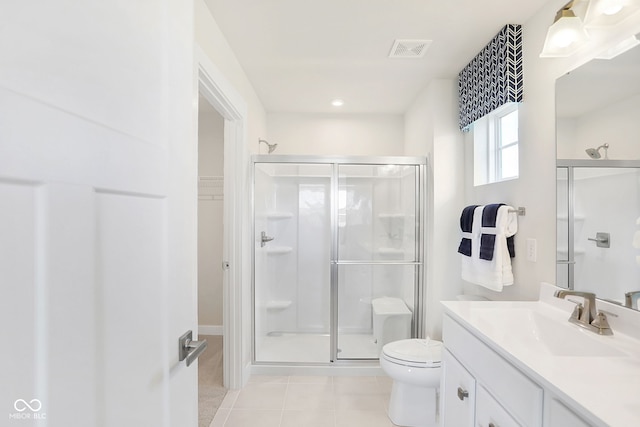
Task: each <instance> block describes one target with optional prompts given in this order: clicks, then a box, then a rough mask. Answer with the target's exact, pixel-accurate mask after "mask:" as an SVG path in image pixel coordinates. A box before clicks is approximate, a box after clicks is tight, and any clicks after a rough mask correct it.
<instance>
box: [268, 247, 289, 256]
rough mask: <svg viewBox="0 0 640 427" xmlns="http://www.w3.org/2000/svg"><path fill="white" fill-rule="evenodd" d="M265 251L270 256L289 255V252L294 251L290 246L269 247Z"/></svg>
mask: <svg viewBox="0 0 640 427" xmlns="http://www.w3.org/2000/svg"><path fill="white" fill-rule="evenodd" d="M265 249H266V251H267V253H268V254H270V255H282V254H288V253H289V252H291V251H293V248H292V247H290V246H271V247H269V246H267V247H266V248H265Z"/></svg>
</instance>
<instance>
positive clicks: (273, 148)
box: [258, 139, 278, 154]
mask: <svg viewBox="0 0 640 427" xmlns="http://www.w3.org/2000/svg"><path fill="white" fill-rule="evenodd" d="M261 142H264V143H265V144H267V147H268V148H269V152H268V154H271V153H273V152H274V151H275V149H276V147H277V146H278V144H269V143H268V142H267V141H265V140H264V139H258V144H260V143H261Z"/></svg>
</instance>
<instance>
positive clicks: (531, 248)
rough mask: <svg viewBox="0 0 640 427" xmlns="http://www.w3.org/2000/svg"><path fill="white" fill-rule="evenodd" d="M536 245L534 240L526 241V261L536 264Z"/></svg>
mask: <svg viewBox="0 0 640 427" xmlns="http://www.w3.org/2000/svg"><path fill="white" fill-rule="evenodd" d="M537 246H538V244H537V242H536V239H527V260H529V261H531V262H536V258H537V256H538V248H537Z"/></svg>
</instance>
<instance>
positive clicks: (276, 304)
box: [265, 300, 291, 310]
mask: <svg viewBox="0 0 640 427" xmlns="http://www.w3.org/2000/svg"><path fill="white" fill-rule="evenodd" d="M290 305H291V301H284V300H283V301H267V303H266V304H265V307H266V308H267V310H284V309H285V308H288V307H289V306H290Z"/></svg>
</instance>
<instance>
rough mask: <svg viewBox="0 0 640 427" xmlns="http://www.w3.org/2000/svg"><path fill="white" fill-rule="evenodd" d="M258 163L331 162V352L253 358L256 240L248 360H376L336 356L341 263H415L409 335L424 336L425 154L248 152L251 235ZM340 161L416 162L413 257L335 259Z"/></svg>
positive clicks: (332, 362) (335, 362)
mask: <svg viewBox="0 0 640 427" xmlns="http://www.w3.org/2000/svg"><path fill="white" fill-rule="evenodd" d="M257 163H280V164H287V163H289V164H323V165H331V168H332V172H331V195H330V196H331V197H330V207H329V209H330V224H331V225H330V227H331V230H330V232H331V244H330V247H331V249H330V264H331V265H330V268H331V270H330V282H331V283H330V289H329V295H330V299H329V301H330V304H329V305H330V328H329V334H330V354H329V359H328V361H327V362H269V361H256V336H255V333H256V331H255V329H256V323H255V322H256V316H255V313H256V310H255V307H256V298H255V295H256V288H255V287H256V271H255V262H256V259H255V255H256V254H255V243H254V246H253V249H252V251H251V342H252V348H251V360H252V364H253V365H293V366H301V365H319V366H327V365H343V364H345V365H348V364H352V363H354V362H357V363H371V362H375V363H378V361H377V359H366V358H362V359H339V358H338V337H339V332H338V267H339V266H340V265H412V266H415V272H414V274H415V277H414V305H413V307H412V309H413V316H412V321H411V335H412V337H416V338H424V301H423V299H424V296H425V295H426V292H425V289H424V277H425V269H426V267H425V264H424V260H425V246H424V245H425V238H424V232H425V228H424V227H425V224H426V203H425V202H426V194H427V193H426V189H427V176H426V175H427V174H426V172H427V170H426V166H427V158H426V157H404V156H308V155H269V154H261V155H253V156H251V236H252V239H254V238H255V236H256V225H255V214H256V212H255V167H256V164H257ZM339 165H358V166H359V165H363V166H366V165H369V166H384V165H402V166H416V167H417V169H418V173H417V174H416V183H415V201H416V202H415V210H416V223H415V228H416V241H415V254H416V255H415V258H414V259H415V261H374V260H370V261H349V260H345V261H340V260H338V246H339V242H338V189H339V171H338V169H339V168H338V166H339Z"/></svg>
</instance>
